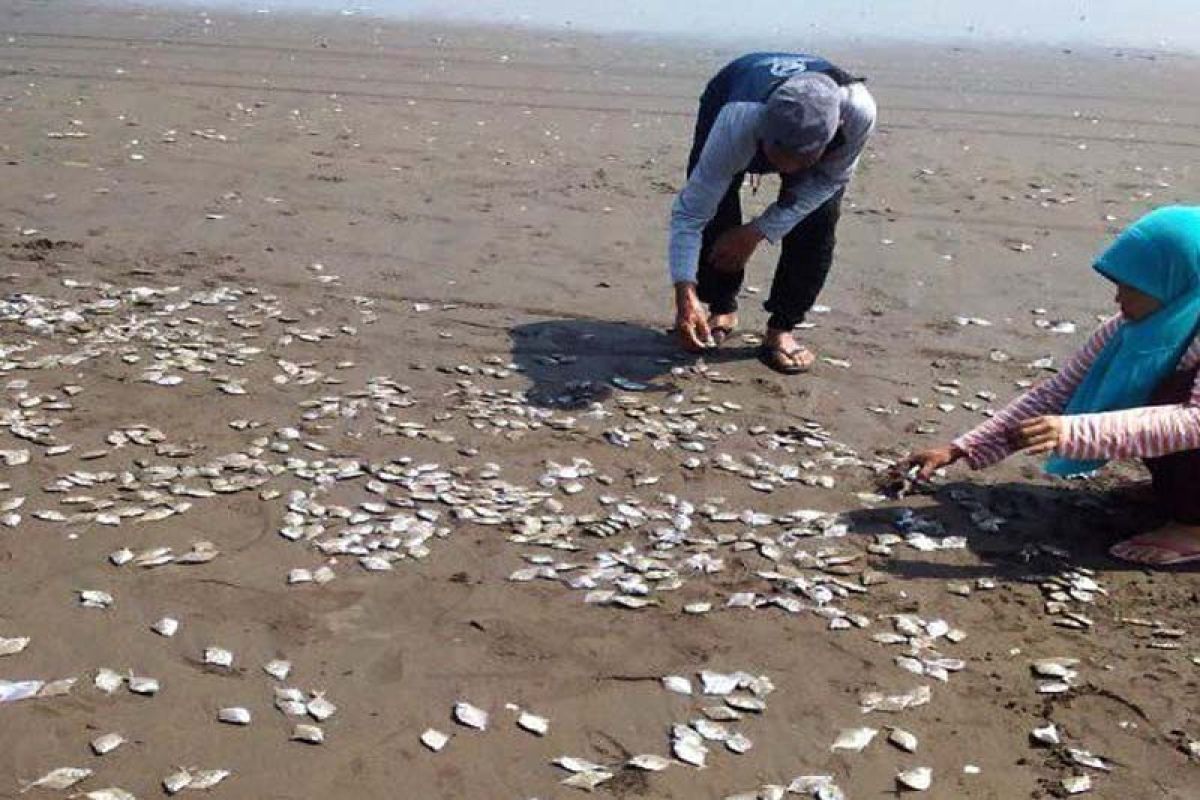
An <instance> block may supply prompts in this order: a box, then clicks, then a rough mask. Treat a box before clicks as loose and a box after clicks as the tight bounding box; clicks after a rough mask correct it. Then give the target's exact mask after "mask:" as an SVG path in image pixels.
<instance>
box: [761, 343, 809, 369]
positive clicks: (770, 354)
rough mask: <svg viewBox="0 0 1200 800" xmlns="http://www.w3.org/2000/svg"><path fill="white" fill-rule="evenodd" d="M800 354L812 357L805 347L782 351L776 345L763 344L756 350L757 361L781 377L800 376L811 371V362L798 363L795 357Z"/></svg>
mask: <svg viewBox="0 0 1200 800" xmlns="http://www.w3.org/2000/svg"><path fill="white" fill-rule="evenodd" d="M801 353H808V354H809V355H810V356H811V355H812V352H811V351H810V350H809V349H808V348H807V347H796V348H794V349H792V350H784V349H783V348H782V347H779V346H777V345H771V344H764V345H762V346H761V347H759V348H758V360H759V361H761V362H762V363H763V364H765V365H767V366H768V367H770V368H771V369H773V370H775V371H776V372H778V373H780V374H782V375H801V374H803V373H805V372H808V371H809V370H810V369H812V364H813V362H812V361H810V362H809V363H808V364H801V363H799V362H798V361H797V359H796V357H797V356H799V355H800V354H801ZM815 360H816V356H813V361H815Z"/></svg>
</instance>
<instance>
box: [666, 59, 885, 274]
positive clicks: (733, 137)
mask: <svg viewBox="0 0 1200 800" xmlns="http://www.w3.org/2000/svg"><path fill="white" fill-rule="evenodd" d="M842 93H843V99H842V135H843V137H844V141H843V142H842V143H841V145H840V146H839V147H838V148H837V149H835V150H830V151H828V152H826V153H825V155H824V156H823V157H822V158H821V160H820V161H818V162H817V163H816V164H815V165H813V166H812V167H810V168H809V169H807V170H805V171H804V172H802V173H799V174H798V175H795V176H793V177H792V178H790V179H789V181H788V182H787V184H786V185H785V186H784V188H783V190H782V193H781V196H782V195H783V194H790V195H791V197H789V198H788V201H789V202H787V203H784V204H782V205H781V204H780V202H779V200H776V201H775V202H774V203H772V204H771V206H770V207H769V208H767V209H766V210H765V211H764V212H763V213H762V214H761V215H759V217H758V218H757V219H755V220H754V221H753V224H754V226H755V227H756V228H758V230H759V232H761V233H762V235H763V236H764V237H765V238H766V239H767V240H768V241H769V242H771V243H772V244H776V243H778V242H779V240H780V239H782V238H783V237H784V236H786V235H787V233H788V231H790V230H791V229H792V228H793V227H795V225H796V224H797V223H799V222H800V220H802V219H804V218H805V217H807V216H808V215H809V214H811V213H812V212H813V211H815V210H816V209H817V208H819V207H820V206H821V205H822V204H824V203H825V201H826V200H828V199H829V198H831V197H833V195H834V194H835V193H837V191H838V190H840V189H843V188H845V187H846V185H847V184H848V183H849V182H850V178H851V176H852V175H853V174H854V168H855V166H856V165H857V164H858V157H859V155H860V154H861V153H862V150H863V147H864V146H865V145H866V143H867V139H868V138H869V137H870V135H871V132H872V131H873V130H874V128H875V99H874V98H873V97H871V93H870V92H869V91H867V87H866V86H864V85H863V84H862V83H852V84H850V85H848V86H844V87H842ZM765 109H766V105H765V104H764V103H752V102H735V103H727V104H725V106H723V107H722V108H721V111H720V113H719V114H718V115H717V119H716V121H715V122H714V123H713V127H712V130H711V131H710V132H709V135H708V139H707V140H706V141H705V143H704V149H703V151H702V152H701V154H700V159H699V161H697V162H696V166H695V168H694V169H693V170H692V174H691V175H690V176H689V177H688V181H687V184H686V185H685V186H684V187H683V189H682V190H681V191H680V192H679V195H678V196H677V197H676V198H675V203H674V205H673V206H672V208H671V235H670V243H669V246H668V265H669V267H670V272H671V280H672V282H674V283H685V282H694V281H695V280H696V271H697V267H698V263H699V260H700V241H701V235H702V234H703V231H704V226H705V225H707V224H708V223H709V221H710V220H711V219H712V218H713V217H714V216H715V215H716V213H717V206H719V205H720V203H721V198H722V197H724V196H725V193H726V192H727V191H728V190H729V185H730V183H731V182H732V181H733V179H734V178H735V177H736V176H737V175H739V174H741V173H742V172H744V171H745V170H746V168H747V167H748V166H749V165H750V163H751V162H752V161H753V160H754V156H755V154H756V153H757V152H758V148H759V142H760V141H761V139H762V125H763V118H764V115H765Z"/></svg>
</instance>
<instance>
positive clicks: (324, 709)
mask: <svg viewBox="0 0 1200 800" xmlns="http://www.w3.org/2000/svg"><path fill="white" fill-rule="evenodd" d="M305 709H306V710H307V711H308V714H309V716H311V717H312V718H313V719H315V720H316V721H317V722H324V721H325V720H327V719H329V718H330V717H332V716H333V715H334V714H336V713H337V706H335V705H334V704H333V703H331V702H329V701H328V700H326V699H325V694H324V693H323V692H313V696H312V699H311V700H309V701H308V703H307V704H306V706H305Z"/></svg>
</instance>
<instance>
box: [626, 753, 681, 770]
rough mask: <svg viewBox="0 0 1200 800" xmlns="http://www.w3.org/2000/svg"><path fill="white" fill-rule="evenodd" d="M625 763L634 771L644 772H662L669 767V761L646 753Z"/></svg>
mask: <svg viewBox="0 0 1200 800" xmlns="http://www.w3.org/2000/svg"><path fill="white" fill-rule="evenodd" d="M625 763H626V764H628V765H629V766H630V767H633V768H634V769H640V770H645V771H646V772H662V771H663V770H664V769H666V768H667V767H669V766H671V759H669V758H664V757H663V756H658V755H653V754H650V753H647V754H645V755H640V756H634V757H633V758H631V759H629V761H627V762H625Z"/></svg>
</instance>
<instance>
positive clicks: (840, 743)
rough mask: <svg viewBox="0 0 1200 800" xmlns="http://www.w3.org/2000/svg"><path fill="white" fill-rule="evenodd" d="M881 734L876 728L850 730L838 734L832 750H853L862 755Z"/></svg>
mask: <svg viewBox="0 0 1200 800" xmlns="http://www.w3.org/2000/svg"><path fill="white" fill-rule="evenodd" d="M877 733H879V731H878V730H876V729H875V728H848V729H847V730H844V731H842V732H841V733H840V734H838V737H837V739H836V740H835V741H834V743H833V745H832V746H831V747H830V748H829V749H830V750H852V751H853V752H855V753H861V752H862V751H863V750H865V749H866V748H867V745H869V744H870V743H871V741H872V740H873V739H874V738H875V735H876V734H877Z"/></svg>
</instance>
